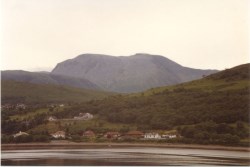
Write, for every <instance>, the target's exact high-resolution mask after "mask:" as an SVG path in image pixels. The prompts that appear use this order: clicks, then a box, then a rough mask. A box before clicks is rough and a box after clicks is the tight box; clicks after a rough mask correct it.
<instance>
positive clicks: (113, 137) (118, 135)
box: [104, 132, 121, 139]
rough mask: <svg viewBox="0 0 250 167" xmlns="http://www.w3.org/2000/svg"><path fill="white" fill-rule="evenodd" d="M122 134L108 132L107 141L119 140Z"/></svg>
mask: <svg viewBox="0 0 250 167" xmlns="http://www.w3.org/2000/svg"><path fill="white" fill-rule="evenodd" d="M120 136H121V134H120V133H119V132H107V133H106V134H105V135H104V137H105V138H107V139H117V138H118V137H120Z"/></svg>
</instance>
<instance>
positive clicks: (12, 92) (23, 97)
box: [1, 80, 113, 104]
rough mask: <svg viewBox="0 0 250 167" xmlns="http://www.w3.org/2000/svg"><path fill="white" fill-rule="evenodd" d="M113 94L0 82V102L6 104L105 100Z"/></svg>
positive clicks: (11, 81) (59, 86)
mask: <svg viewBox="0 0 250 167" xmlns="http://www.w3.org/2000/svg"><path fill="white" fill-rule="evenodd" d="M112 94H113V93H109V92H102V91H96V90H89V89H80V88H74V87H68V86H62V85H54V84H34V83H28V82H17V81H13V80H2V82H1V96H2V97H1V100H2V104H6V103H14V104H17V103H25V104H47V103H64V102H65V103H67V102H84V101H88V100H94V99H101V98H105V97H107V96H109V95H112Z"/></svg>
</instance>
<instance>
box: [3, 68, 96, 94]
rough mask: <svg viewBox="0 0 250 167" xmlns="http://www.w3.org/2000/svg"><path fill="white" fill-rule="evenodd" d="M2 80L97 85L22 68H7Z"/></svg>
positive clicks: (78, 86)
mask: <svg viewBox="0 0 250 167" xmlns="http://www.w3.org/2000/svg"><path fill="white" fill-rule="evenodd" d="M1 79H2V80H14V81H21V82H28V83H38V84H54V85H65V86H71V87H77V88H86V89H95V90H98V89H99V88H98V86H97V85H96V84H94V83H92V82H90V81H88V80H87V79H84V78H75V77H70V76H63V75H56V74H51V73H44V72H27V71H22V70H8V71H2V72H1Z"/></svg>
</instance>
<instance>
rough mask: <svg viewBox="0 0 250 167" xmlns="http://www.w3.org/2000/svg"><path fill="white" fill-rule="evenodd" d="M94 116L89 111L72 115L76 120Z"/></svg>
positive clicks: (88, 118)
mask: <svg viewBox="0 0 250 167" xmlns="http://www.w3.org/2000/svg"><path fill="white" fill-rule="evenodd" d="M93 117H94V116H93V115H92V114H90V113H80V114H79V116H76V117H74V119H76V120H90V119H92V118H93Z"/></svg>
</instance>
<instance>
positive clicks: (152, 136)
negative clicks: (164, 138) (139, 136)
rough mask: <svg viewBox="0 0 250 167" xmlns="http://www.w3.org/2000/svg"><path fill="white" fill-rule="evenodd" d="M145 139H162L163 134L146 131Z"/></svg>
mask: <svg viewBox="0 0 250 167" xmlns="http://www.w3.org/2000/svg"><path fill="white" fill-rule="evenodd" d="M144 138H145V139H161V135H159V133H154V132H152V133H145V134H144Z"/></svg>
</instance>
